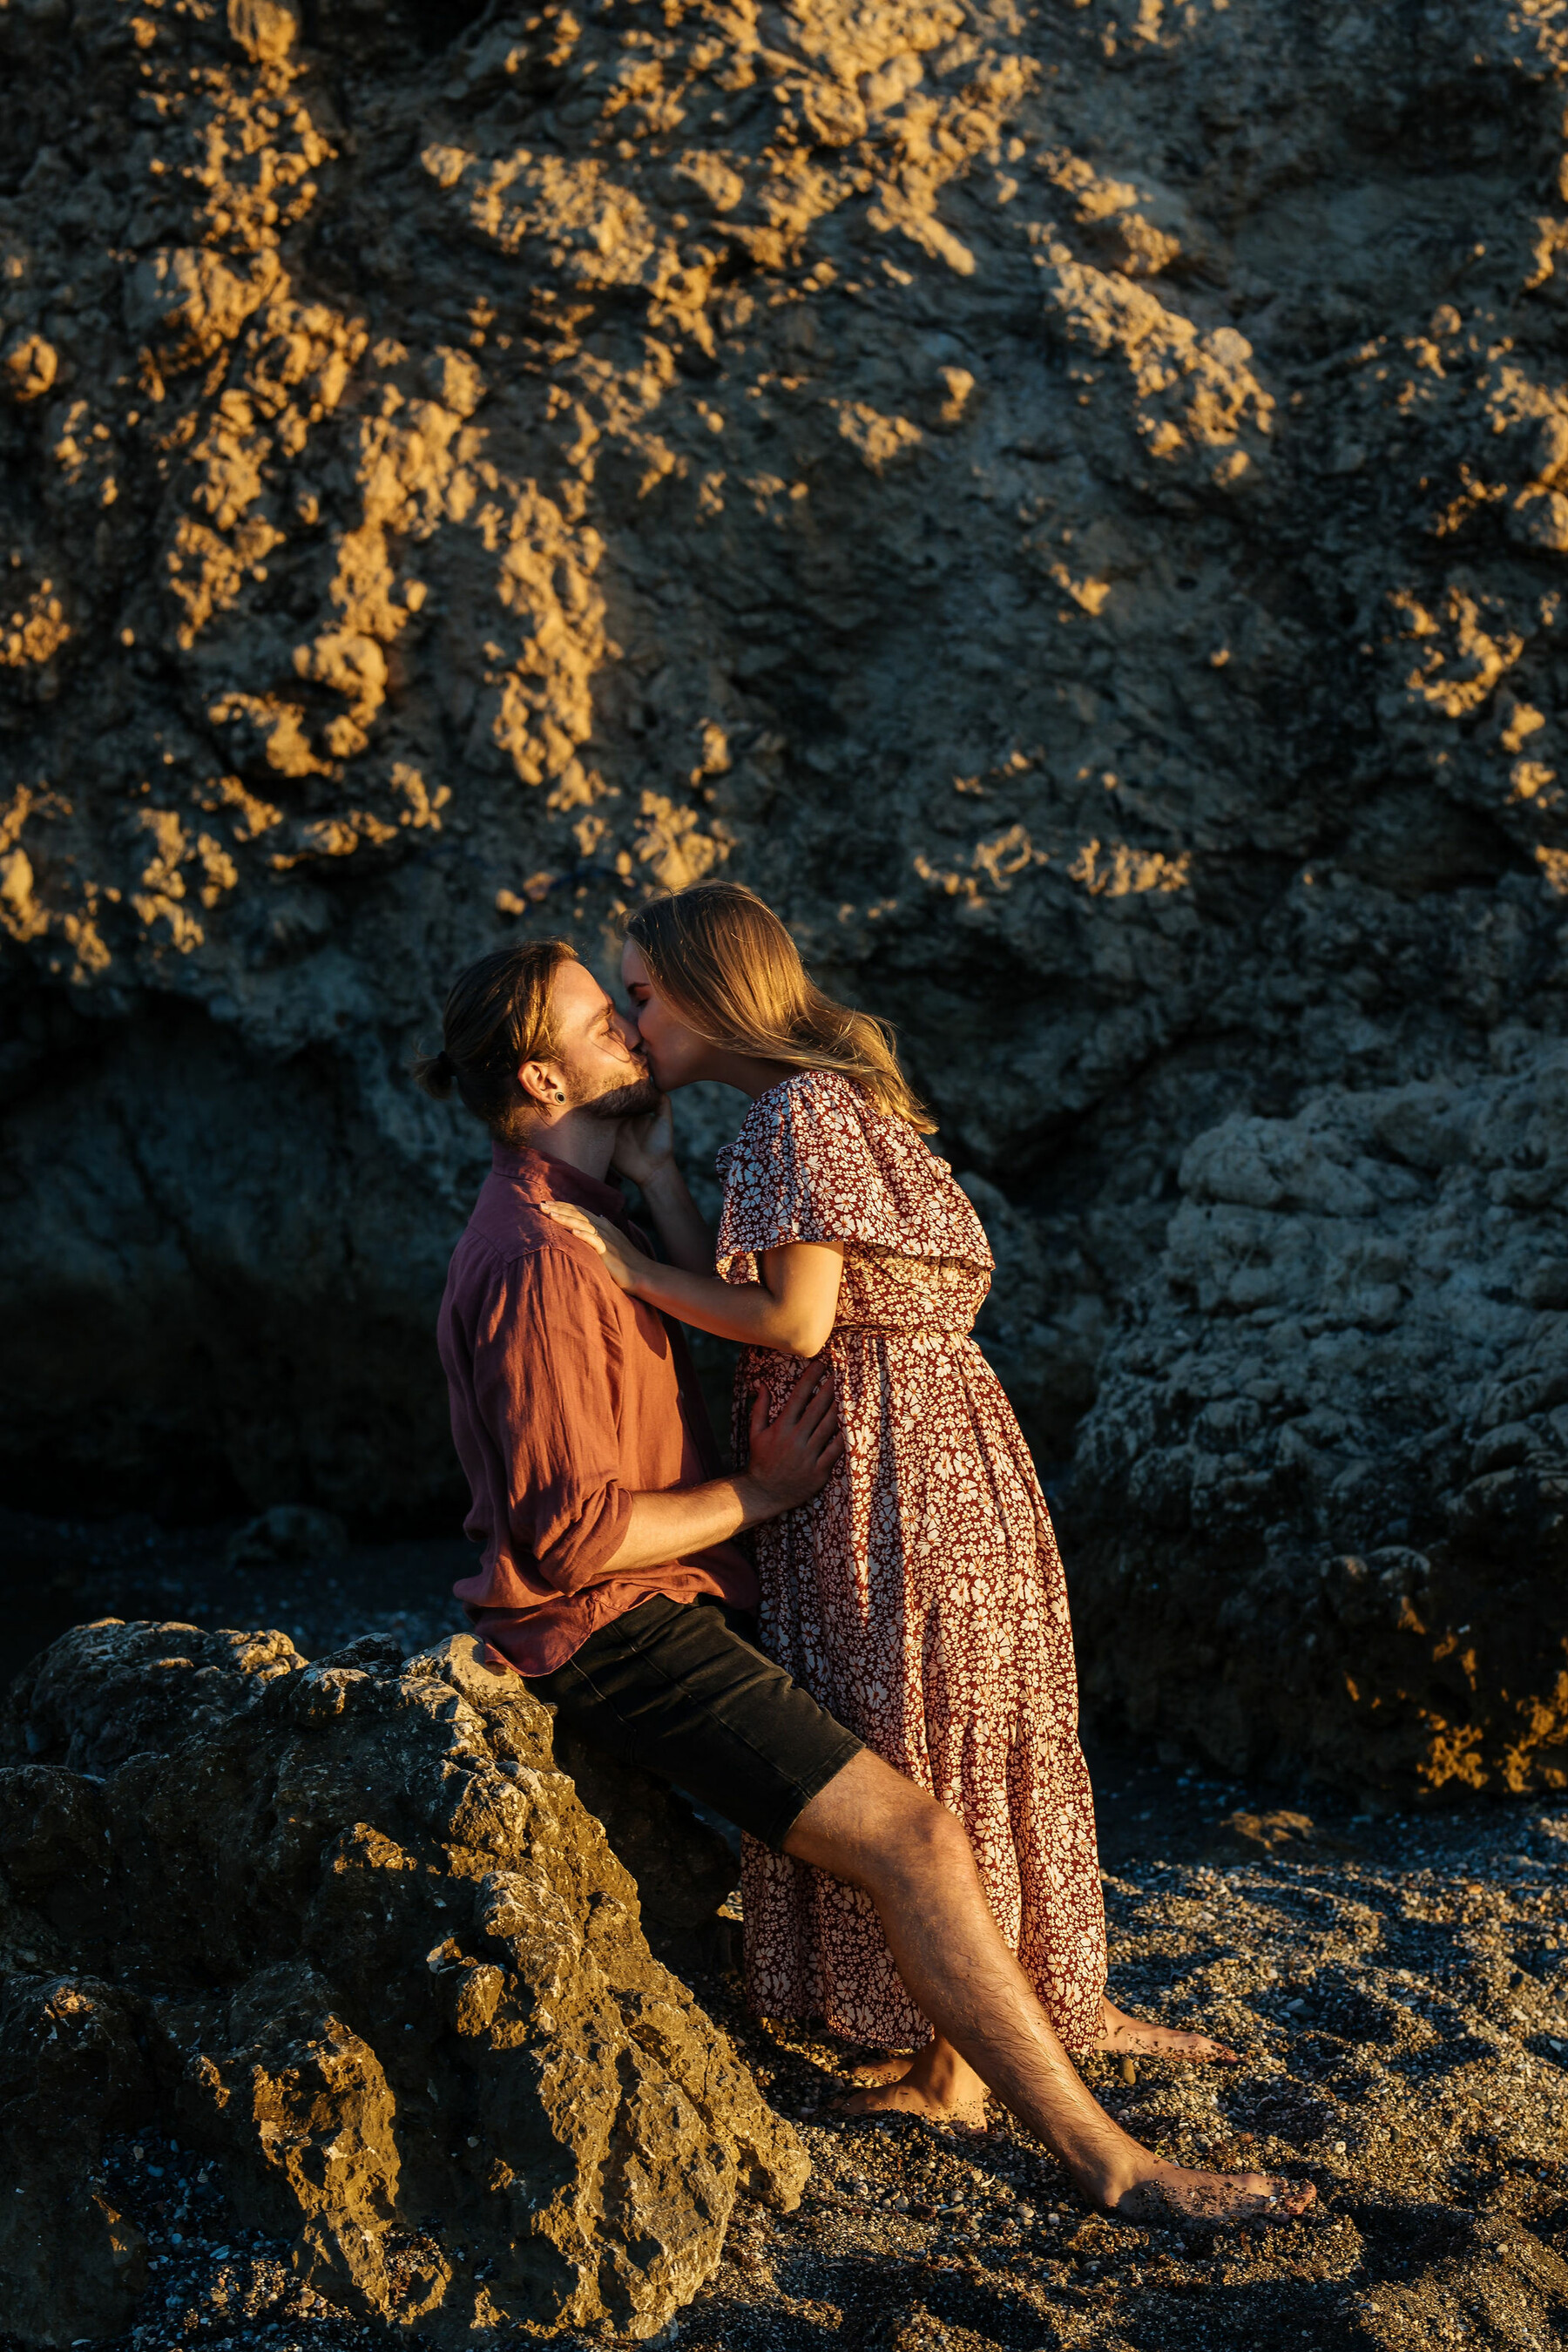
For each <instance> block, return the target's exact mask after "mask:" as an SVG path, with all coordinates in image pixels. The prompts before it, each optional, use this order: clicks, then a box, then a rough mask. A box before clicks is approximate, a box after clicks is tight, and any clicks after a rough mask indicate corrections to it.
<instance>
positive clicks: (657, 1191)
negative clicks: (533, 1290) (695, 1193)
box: [610, 1095, 713, 1275]
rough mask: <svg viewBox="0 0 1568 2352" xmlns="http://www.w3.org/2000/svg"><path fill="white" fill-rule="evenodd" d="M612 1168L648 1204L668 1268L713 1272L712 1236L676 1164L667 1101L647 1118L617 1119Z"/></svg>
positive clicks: (661, 1102) (693, 1272) (662, 1099)
mask: <svg viewBox="0 0 1568 2352" xmlns="http://www.w3.org/2000/svg"><path fill="white" fill-rule="evenodd" d="M610 1165H611V1167H612V1168H614V1169H615V1170H616V1171H617V1172H618V1173H619V1174H620V1175H622V1176H629V1177H630V1178H631V1180H632V1182H633V1183H634V1184H636V1185H637V1187H638V1189H639V1190H640V1192H641V1193H642V1196H643V1199H644V1200H645V1201H646V1202H647V1210H648V1214H649V1216H650V1217H651V1218H652V1219H653V1223H654V1230H655V1232H656V1233H657V1234H658V1237H659V1240H660V1241H661V1242H662V1243H663V1244H664V1246H665V1248H666V1249H667V1250H668V1253H669V1259H670V1263H671V1265H678V1266H682V1267H684V1268H685V1270H686V1272H687V1273H689V1274H707V1275H710V1274H711V1273H712V1271H713V1236H712V1234H710V1232H709V1230H708V1225H707V1222H706V1220H705V1219H704V1217H703V1215H702V1212H701V1211H700V1209H699V1207H698V1205H697V1203H696V1202H695V1201H694V1200H693V1199H692V1197H691V1195H690V1193H689V1192H688V1190H687V1187H686V1179H685V1177H684V1176H683V1175H682V1174H681V1172H680V1170H679V1168H678V1167H677V1165H676V1160H675V1128H674V1123H673V1121H672V1119H671V1118H670V1112H669V1097H668V1095H664V1096H662V1097H660V1100H659V1107H658V1109H657V1110H656V1111H654V1112H653V1113H652V1114H651V1115H650V1116H649V1117H648V1118H626V1119H623V1120H622V1121H621V1127H620V1132H619V1134H618V1135H617V1136H616V1149H615V1154H614V1157H613V1158H612V1160H611V1161H610Z"/></svg>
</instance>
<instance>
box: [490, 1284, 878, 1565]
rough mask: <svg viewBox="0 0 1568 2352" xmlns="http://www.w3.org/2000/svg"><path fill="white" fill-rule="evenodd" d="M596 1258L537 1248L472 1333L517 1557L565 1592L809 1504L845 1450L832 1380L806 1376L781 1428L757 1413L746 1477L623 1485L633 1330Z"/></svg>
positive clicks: (817, 1373)
mask: <svg viewBox="0 0 1568 2352" xmlns="http://www.w3.org/2000/svg"><path fill="white" fill-rule="evenodd" d="M614 1296H615V1294H614V1292H613V1291H612V1290H610V1289H609V1288H608V1286H606V1284H605V1279H604V1276H603V1275H602V1274H601V1273H600V1272H599V1270H598V1267H597V1266H596V1265H595V1262H594V1260H593V1259H592V1258H590V1257H588V1256H587V1255H586V1253H584V1255H582V1256H578V1255H576V1254H575V1253H574V1252H573V1251H572V1250H570V1249H566V1248H552V1249H543V1250H538V1251H535V1252H532V1253H531V1254H530V1255H527V1256H525V1257H524V1258H522V1259H521V1261H519V1262H518V1263H516V1264H514V1265H510V1266H509V1267H508V1268H507V1269H506V1270H505V1271H504V1273H502V1274H501V1275H500V1276H499V1278H498V1280H497V1283H496V1286H495V1288H494V1290H493V1291H492V1292H491V1294H490V1296H489V1299H488V1301H487V1303H486V1306H485V1308H484V1310H483V1311H482V1312H481V1313H480V1314H479V1317H478V1318H477V1323H478V1328H476V1330H475V1332H474V1334H473V1336H472V1339H471V1342H470V1344H471V1347H472V1362H473V1381H474V1398H475V1402H476V1404H477V1406H478V1408H479V1414H480V1417H481V1419H482V1421H483V1423H484V1424H485V1426H486V1428H487V1430H488V1432H489V1437H490V1441H491V1443H492V1444H493V1445H494V1447H495V1448H496V1450H497V1451H498V1452H499V1454H500V1456H501V1459H502V1461H503V1463H504V1465H505V1471H506V1484H507V1519H508V1527H509V1532H510V1538H511V1542H512V1545H513V1547H514V1550H515V1553H516V1555H517V1556H518V1557H519V1558H520V1559H527V1560H531V1563H532V1565H533V1567H534V1569H535V1570H536V1571H537V1573H538V1574H539V1575H540V1576H541V1577H542V1579H543V1580H544V1581H545V1582H546V1583H547V1584H550V1585H552V1586H553V1587H554V1589H555V1591H557V1592H562V1593H573V1592H581V1591H585V1590H586V1589H587V1587H589V1586H590V1585H594V1584H602V1583H603V1582H604V1581H605V1578H606V1577H608V1576H613V1575H624V1574H626V1573H628V1572H631V1571H635V1570H637V1569H641V1568H653V1567H662V1566H663V1565H664V1564H665V1563H666V1562H667V1561H669V1560H677V1559H684V1558H686V1557H688V1555H689V1553H690V1552H691V1551H693V1550H701V1549H708V1548H709V1547H710V1546H712V1545H714V1544H721V1543H722V1542H724V1541H725V1539H726V1538H728V1537H730V1536H732V1535H734V1534H735V1533H736V1532H737V1530H738V1529H740V1528H744V1527H752V1526H755V1525H756V1523H757V1522H758V1521H759V1520H760V1519H764V1518H772V1517H774V1516H776V1514H777V1513H778V1512H780V1511H785V1510H788V1509H790V1508H791V1507H792V1506H793V1505H795V1504H796V1503H800V1502H804V1501H805V1499H806V1497H807V1496H809V1495H812V1494H815V1493H816V1490H817V1488H818V1487H820V1486H823V1485H825V1484H826V1479H827V1476H828V1474H829V1472H830V1471H831V1470H832V1467H833V1465H834V1463H835V1462H836V1461H837V1458H838V1454H839V1452H840V1451H841V1450H842V1447H841V1441H839V1439H838V1432H837V1403H836V1400H835V1398H834V1396H833V1391H832V1384H831V1381H830V1380H829V1381H826V1382H824V1384H823V1387H822V1394H821V1395H820V1397H818V1398H816V1399H815V1400H814V1398H813V1394H812V1391H814V1390H815V1389H816V1387H817V1385H818V1383H819V1381H822V1379H823V1373H822V1368H821V1367H820V1366H819V1367H816V1368H815V1369H814V1370H812V1371H811V1373H810V1375H809V1377H806V1376H804V1375H803V1377H802V1379H801V1381H799V1382H797V1384H796V1387H795V1391H794V1392H793V1393H792V1395H791V1397H790V1400H789V1402H788V1404H787V1405H786V1406H785V1408H784V1412H782V1413H781V1414H780V1415H779V1418H778V1420H777V1421H776V1422H775V1423H773V1425H772V1426H771V1427H769V1426H767V1425H766V1423H765V1420H764V1417H763V1416H764V1408H763V1406H762V1405H761V1404H758V1405H756V1406H754V1407H753V1411H752V1444H753V1446H754V1447H755V1449H756V1451H755V1454H754V1456H753V1459H752V1462H751V1464H750V1465H748V1467H747V1469H746V1470H745V1472H744V1473H743V1474H742V1475H740V1476H738V1477H733V1478H717V1479H711V1480H708V1481H705V1482H704V1483H703V1484H702V1485H700V1486H688V1487H681V1488H675V1489H672V1490H670V1491H668V1492H666V1493H658V1492H655V1493H637V1492H633V1491H630V1490H629V1489H628V1488H627V1487H626V1486H624V1485H623V1484H622V1483H621V1448H620V1436H619V1430H618V1412H617V1406H616V1390H617V1383H618V1381H619V1378H620V1376H621V1370H622V1366H621V1350H622V1347H623V1344H624V1341H623V1338H622V1334H621V1332H620V1329H619V1328H618V1326H617V1324H616V1319H615V1317H614V1315H613V1313H612V1312H611V1311H610V1310H611V1305H612V1301H613V1299H614Z"/></svg>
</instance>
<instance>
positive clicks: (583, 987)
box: [551, 963, 658, 1118]
mask: <svg viewBox="0 0 1568 2352" xmlns="http://www.w3.org/2000/svg"><path fill="white" fill-rule="evenodd" d="M551 1010H552V1013H553V1014H554V1016H555V1036H556V1048H555V1066H556V1067H557V1069H558V1070H559V1071H560V1073H561V1083H562V1086H563V1088H564V1090H565V1095H566V1106H565V1107H566V1108H567V1109H569V1110H585V1111H587V1112H588V1114H589V1115H590V1117H591V1118H639V1117H640V1116H641V1115H642V1114H643V1113H645V1112H647V1111H650V1110H657V1109H658V1087H656V1086H655V1085H654V1082H653V1080H652V1079H651V1078H650V1077H649V1076H648V1068H647V1056H646V1055H644V1054H643V1053H642V1051H641V1049H640V1048H639V1046H638V1044H637V1029H636V1026H635V1025H634V1024H633V1023H632V1022H630V1021H628V1020H627V1018H626V1014H625V1013H617V1012H616V1008H615V1006H614V1004H613V1003H611V1002H610V999H609V998H608V997H607V996H606V995H605V992H604V990H603V989H602V988H601V987H600V986H599V983H598V982H597V981H596V980H595V977H594V975H593V973H592V972H591V971H589V970H588V968H587V966H586V965H585V964H580V963H563V965H562V966H561V969H560V971H558V972H557V973H556V975H555V980H554V984H553V986H552V990H551Z"/></svg>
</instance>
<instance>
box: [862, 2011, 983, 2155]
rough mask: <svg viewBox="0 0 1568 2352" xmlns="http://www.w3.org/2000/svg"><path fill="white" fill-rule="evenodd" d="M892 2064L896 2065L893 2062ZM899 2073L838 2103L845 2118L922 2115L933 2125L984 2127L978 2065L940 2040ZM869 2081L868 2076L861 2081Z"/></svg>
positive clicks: (902, 2063) (929, 2044) (906, 2060)
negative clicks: (969, 2061) (975, 2067)
mask: <svg viewBox="0 0 1568 2352" xmlns="http://www.w3.org/2000/svg"><path fill="white" fill-rule="evenodd" d="M889 2063H893V2062H889ZM896 2063H897V2064H898V2066H899V2067H900V2072H899V2073H898V2074H896V2075H892V2076H886V2075H885V2076H884V2077H883V2078H882V2080H881V2081H880V2082H876V2081H872V2082H868V2083H867V2084H866V2087H865V2088H864V2089H863V2090H859V2091H851V2092H850V2093H849V2095H848V2096H847V2097H846V2098H843V2099H837V2100H836V2101H835V2102H834V2105H835V2106H836V2107H837V2111H838V2113H839V2114H840V2115H844V2116H895V2115H896V2116H924V2117H925V2119H926V2121H927V2122H928V2123H933V2124H965V2125H967V2126H969V2127H970V2128H971V2129H972V2130H973V2131H984V2128H985V2085H984V2083H983V2082H982V2081H981V2079H980V2077H979V2075H978V2074H976V2073H975V2071H974V2069H973V2066H971V2065H970V2064H968V2063H967V2062H966V2061H965V2060H964V2059H963V2058H961V2057H960V2056H959V2054H958V2053H957V2051H956V2050H955V2049H954V2048H953V2046H952V2042H944V2041H942V2037H941V2035H940V2034H939V2035H937V2036H936V2037H935V2038H934V2039H933V2040H931V2041H930V2042H927V2043H926V2045H925V2047H924V2049H922V2050H917V2051H916V2053H915V2054H914V2056H913V2057H912V2058H903V2059H900V2060H898V2061H897V2062H896ZM861 2079H862V2080H864V2077H862V2078H861Z"/></svg>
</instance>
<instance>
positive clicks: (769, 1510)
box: [599, 1360, 844, 1577]
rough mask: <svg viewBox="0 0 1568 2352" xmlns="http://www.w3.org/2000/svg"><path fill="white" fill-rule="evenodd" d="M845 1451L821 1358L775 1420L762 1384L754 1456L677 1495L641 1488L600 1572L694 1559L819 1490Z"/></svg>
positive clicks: (617, 1572) (608, 1573)
mask: <svg viewBox="0 0 1568 2352" xmlns="http://www.w3.org/2000/svg"><path fill="white" fill-rule="evenodd" d="M843 1451H844V1439H843V1436H842V1434H841V1433H840V1431H839V1427H838V1407H837V1399H836V1397H835V1396H834V1393H833V1381H832V1378H831V1376H830V1374H829V1373H828V1371H827V1369H826V1365H825V1364H824V1363H823V1362H822V1361H821V1360H818V1361H817V1362H816V1363H813V1364H808V1365H807V1366H806V1368H805V1371H804V1372H803V1373H802V1374H801V1376H800V1378H799V1380H798V1381H796V1382H795V1386H794V1388H793V1389H792V1390H791V1391H790V1393H789V1396H788V1399H787V1400H786V1402H785V1404H784V1411H783V1412H781V1413H780V1415H779V1417H778V1419H777V1420H776V1421H774V1422H770V1421H769V1419H768V1401H767V1398H766V1396H765V1395H764V1394H763V1391H761V1390H759V1391H757V1393H756V1394H755V1396H753V1398H752V1422H751V1439H750V1448H749V1459H748V1462H747V1466H746V1468H745V1469H744V1470H743V1471H742V1472H741V1473H740V1474H739V1475H737V1476H735V1477H733V1478H711V1479H710V1480H709V1481H708V1483H707V1484H706V1485H705V1486H681V1487H678V1488H677V1489H676V1490H675V1491H674V1492H673V1493H672V1494H664V1495H634V1496H632V1507H631V1516H630V1517H629V1518H628V1519H627V1521H626V1532H625V1534H624V1535H623V1537H622V1538H621V1542H620V1546H619V1548H618V1549H616V1551H614V1552H612V1553H611V1555H610V1557H609V1559H607V1560H606V1561H605V1564H604V1566H603V1568H602V1569H601V1570H600V1571H599V1573H600V1575H601V1577H604V1576H612V1575H623V1574H625V1573H626V1571H627V1570H634V1569H639V1568H661V1567H663V1565H664V1564H665V1562H666V1561H667V1560H672V1559H689V1557H690V1555H691V1554H692V1553H693V1552H697V1551H707V1550H709V1549H711V1547H712V1546H713V1545H714V1544H720V1543H725V1542H727V1541H728V1539H729V1538H730V1537H731V1536H732V1535H737V1534H739V1532H740V1530H741V1529H742V1528H754V1527H756V1526H758V1525H759V1524H760V1522H761V1521H763V1519H773V1518H777V1517H778V1516H779V1514H780V1512H781V1511H790V1510H793V1509H794V1508H795V1505H796V1504H797V1503H805V1502H808V1501H809V1500H810V1498H811V1496H813V1495H815V1494H817V1493H819V1492H820V1490H821V1489H822V1488H823V1487H824V1486H826V1484H827V1480H828V1477H829V1475H831V1472H832V1469H833V1465H834V1464H835V1463H836V1462H837V1460H838V1457H839V1455H840V1454H842V1453H843Z"/></svg>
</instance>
